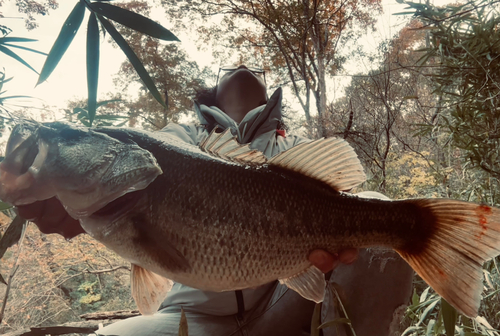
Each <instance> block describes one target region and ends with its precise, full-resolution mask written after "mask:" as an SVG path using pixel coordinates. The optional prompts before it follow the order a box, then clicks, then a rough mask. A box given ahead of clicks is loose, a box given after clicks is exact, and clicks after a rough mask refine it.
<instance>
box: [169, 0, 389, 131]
mask: <svg viewBox="0 0 500 336" xmlns="http://www.w3.org/2000/svg"><path fill="white" fill-rule="evenodd" d="M162 4H164V5H165V6H166V8H167V12H168V13H170V14H171V16H172V17H175V16H174V15H179V13H180V12H181V11H182V12H183V13H182V15H181V16H178V17H183V16H184V15H185V13H186V12H187V11H189V12H188V13H195V14H198V15H199V16H200V17H201V20H202V21H201V22H203V24H202V25H201V26H200V27H199V29H198V32H199V33H198V34H199V36H200V38H201V39H202V43H203V44H208V43H212V44H213V47H214V49H215V50H217V51H219V50H220V47H221V46H222V47H224V49H225V50H224V51H223V52H222V55H226V54H227V50H235V51H237V52H238V57H239V62H245V63H248V64H250V63H251V62H260V63H261V64H264V65H265V67H266V68H269V69H271V70H272V73H273V74H274V76H275V78H277V83H276V84H277V85H286V84H290V85H291V88H292V90H293V92H294V93H295V95H296V97H297V98H298V100H299V102H300V104H301V106H302V108H303V110H304V113H305V116H306V119H307V121H308V122H310V121H311V113H310V109H311V107H310V105H311V101H312V99H311V98H312V97H311V93H312V94H313V95H314V98H315V100H316V109H317V111H318V113H319V114H320V115H322V114H323V113H324V112H325V110H326V103H327V97H326V93H327V90H326V80H327V78H328V76H329V75H331V74H335V73H336V72H337V71H338V69H339V68H340V66H341V63H342V59H341V58H339V57H338V55H337V49H338V46H339V44H341V43H342V41H344V40H346V39H350V38H353V37H354V35H355V34H356V30H355V29H353V27H354V24H356V25H357V27H358V28H360V29H361V30H363V29H364V28H366V27H369V26H371V24H373V22H374V15H376V14H377V13H379V12H380V1H378V0H344V1H324V0H314V1H311V0H301V1H276V0H264V1H257V0H235V1H225V0H217V1H208V0H195V1H191V0H189V1H176V0H162ZM217 14H221V15H223V19H222V22H216V23H214V24H210V22H213V21H212V20H207V19H206V18H207V17H208V18H210V17H212V16H214V15H217ZM192 15H193V14H192ZM214 36H216V37H217V38H216V39H214ZM224 42H225V43H224ZM218 58H221V57H220V55H219V57H218ZM257 66H258V65H257ZM321 133H322V132H320V134H321Z"/></svg>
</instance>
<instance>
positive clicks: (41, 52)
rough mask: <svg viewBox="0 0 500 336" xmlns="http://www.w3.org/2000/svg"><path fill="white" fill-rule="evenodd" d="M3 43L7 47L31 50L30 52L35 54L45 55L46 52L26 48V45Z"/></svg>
mask: <svg viewBox="0 0 500 336" xmlns="http://www.w3.org/2000/svg"><path fill="white" fill-rule="evenodd" d="M3 45H4V46H8V47H12V48H17V49H22V50H27V51H31V52H34V53H35V54H40V55H44V56H47V53H45V52H43V51H39V50H36V49H32V48H28V47H23V46H18V45H15V44H10V43H4V44H3Z"/></svg>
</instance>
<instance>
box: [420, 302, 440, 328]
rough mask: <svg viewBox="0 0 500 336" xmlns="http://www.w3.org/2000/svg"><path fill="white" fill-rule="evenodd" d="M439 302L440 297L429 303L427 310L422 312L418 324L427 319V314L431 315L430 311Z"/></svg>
mask: <svg viewBox="0 0 500 336" xmlns="http://www.w3.org/2000/svg"><path fill="white" fill-rule="evenodd" d="M438 302H439V299H438V300H435V301H434V302H432V303H431V304H429V305H428V306H427V308H425V310H424V311H423V312H422V315H421V316H420V320H419V321H418V323H417V325H419V324H420V323H422V322H423V321H424V320H425V318H426V317H427V315H429V313H430V312H431V311H432V310H433V309H434V307H436V305H437V303H438Z"/></svg>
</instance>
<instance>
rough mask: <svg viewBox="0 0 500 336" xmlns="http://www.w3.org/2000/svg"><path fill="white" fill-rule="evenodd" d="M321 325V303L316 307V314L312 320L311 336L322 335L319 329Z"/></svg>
mask: <svg viewBox="0 0 500 336" xmlns="http://www.w3.org/2000/svg"><path fill="white" fill-rule="evenodd" d="M320 324H321V303H316V306H314V312H313V315H312V320H311V336H319V335H320V329H319V325H320Z"/></svg>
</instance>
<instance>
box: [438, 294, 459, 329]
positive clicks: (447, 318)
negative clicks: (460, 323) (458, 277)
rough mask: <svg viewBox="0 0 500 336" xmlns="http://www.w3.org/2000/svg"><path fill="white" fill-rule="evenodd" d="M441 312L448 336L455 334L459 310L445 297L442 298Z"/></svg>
mask: <svg viewBox="0 0 500 336" xmlns="http://www.w3.org/2000/svg"><path fill="white" fill-rule="evenodd" d="M441 312H442V316H443V323H444V329H445V331H446V336H453V335H455V324H456V322H457V317H458V313H457V310H456V309H455V308H453V307H452V306H451V305H450V304H449V303H448V302H447V301H446V300H445V299H443V298H441Z"/></svg>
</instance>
